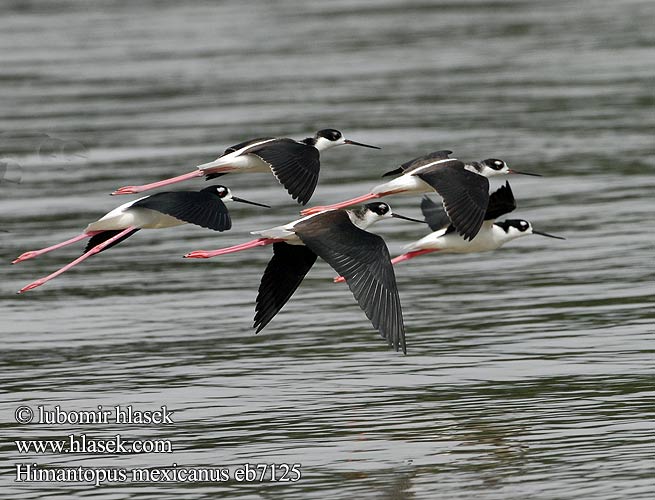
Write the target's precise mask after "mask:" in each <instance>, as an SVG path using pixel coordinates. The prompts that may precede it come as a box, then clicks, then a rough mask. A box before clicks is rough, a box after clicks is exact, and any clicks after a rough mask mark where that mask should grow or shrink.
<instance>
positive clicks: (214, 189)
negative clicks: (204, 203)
mask: <svg viewBox="0 0 655 500" xmlns="http://www.w3.org/2000/svg"><path fill="white" fill-rule="evenodd" d="M203 191H207V192H209V193H213V194H215V195H218V197H219V198H221V199H223V198H225V197H226V196H228V195H229V194H230V190H229V189H228V188H227V187H225V186H222V185H220V184H214V185H213V186H208V187H206V188H205V189H203Z"/></svg>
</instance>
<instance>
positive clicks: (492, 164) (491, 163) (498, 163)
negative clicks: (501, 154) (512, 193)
mask: <svg viewBox="0 0 655 500" xmlns="http://www.w3.org/2000/svg"><path fill="white" fill-rule="evenodd" d="M482 164H483V165H484V166H486V167H489V168H490V169H492V170H496V171H501V170H503V169H504V168H508V167H507V163H505V162H504V161H503V160H499V159H497V158H487V159H486V160H482Z"/></svg>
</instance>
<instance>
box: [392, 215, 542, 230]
mask: <svg viewBox="0 0 655 500" xmlns="http://www.w3.org/2000/svg"><path fill="white" fill-rule="evenodd" d="M391 217H395V218H396V219H405V220H411V221H412V222H420V223H421V224H427V222H426V221H424V220H418V219H412V218H411V217H405V216H404V215H400V214H396V213H394V214H391ZM533 232H534V231H533Z"/></svg>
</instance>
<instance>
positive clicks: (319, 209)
mask: <svg viewBox="0 0 655 500" xmlns="http://www.w3.org/2000/svg"><path fill="white" fill-rule="evenodd" d="M382 196H384V194H383V193H375V194H374V193H369V194H365V195H362V196H358V197H357V198H352V199H350V200H346V201H342V202H341V203H335V204H333V205H325V206H317V207H311V208H306V209H304V210H301V211H300V213H301V214H302V215H312V214H317V213H319V212H323V211H325V210H337V209H339V208H346V207H349V206H351V205H357V204H358V203H364V202H365V201H368V200H374V199H375V198H381V197H382Z"/></svg>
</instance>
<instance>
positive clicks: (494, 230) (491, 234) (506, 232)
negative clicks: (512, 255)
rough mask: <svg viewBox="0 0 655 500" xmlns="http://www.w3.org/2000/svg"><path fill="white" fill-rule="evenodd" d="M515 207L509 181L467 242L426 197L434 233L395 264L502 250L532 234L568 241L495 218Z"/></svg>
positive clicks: (517, 221) (521, 222)
mask: <svg viewBox="0 0 655 500" xmlns="http://www.w3.org/2000/svg"><path fill="white" fill-rule="evenodd" d="M515 208H516V201H515V199H514V195H513V193H512V189H511V187H510V185H509V182H506V183H505V185H504V186H501V187H500V188H498V189H497V190H496V191H494V192H493V193H491V195H490V196H489V205H488V207H487V212H486V213H485V216H484V220H485V222H484V223H483V224H482V228H481V229H480V232H478V234H477V235H476V236H475V238H473V239H472V240H470V241H467V240H465V239H464V238H462V237H461V236H460V235H459V234H457V232H456V231H455V228H454V227H453V225H452V223H451V222H450V220H449V219H448V216H447V215H446V214H445V212H444V210H443V208H441V207H440V206H439V204H437V203H435V202H434V201H432V200H430V199H429V198H428V197H424V198H423V200H421V211H422V212H423V215H424V216H425V220H426V222H427V223H428V224H429V226H430V229H432V230H433V231H434V232H433V233H431V234H428V235H427V236H425V237H423V238H421V239H420V240H417V241H415V242H414V243H410V244H409V245H407V246H406V247H405V249H406V250H408V252H407V253H404V254H402V255H399V256H398V257H394V258H393V259H392V260H391V262H392V263H393V264H396V263H398V262H403V261H405V260H409V259H412V258H414V257H417V256H419V255H423V254H426V253H430V252H437V251H441V252H445V253H473V252H489V251H491V250H496V249H497V248H500V247H501V246H503V245H504V244H505V243H507V242H508V241H511V240H514V239H516V238H520V237H522V236H528V235H530V234H538V235H541V236H547V237H549V238H556V239H558V240H563V239H565V238H562V237H561V236H554V235H552V234H548V233H543V232H541V231H536V230H535V229H533V228H532V224H530V223H529V222H528V221H525V220H522V219H508V220H505V221H503V222H495V219H497V218H498V217H500V216H502V215H505V214H508V213H510V212H511V211H513V210H514V209H515Z"/></svg>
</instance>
